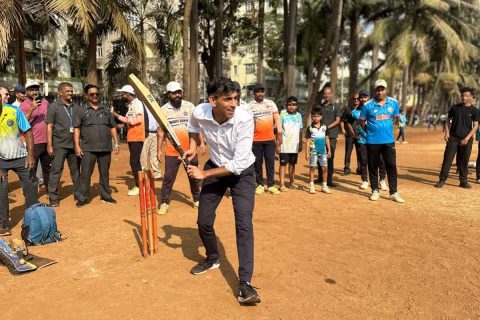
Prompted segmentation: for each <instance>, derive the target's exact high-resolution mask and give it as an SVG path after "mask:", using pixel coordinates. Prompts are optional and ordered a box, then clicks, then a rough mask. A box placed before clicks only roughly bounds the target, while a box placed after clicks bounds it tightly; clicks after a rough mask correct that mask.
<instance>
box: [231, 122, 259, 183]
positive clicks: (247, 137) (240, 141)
mask: <svg viewBox="0 0 480 320" xmlns="http://www.w3.org/2000/svg"><path fill="white" fill-rule="evenodd" d="M253 130H254V121H253V118H248V119H246V120H245V121H242V123H240V124H239V125H238V126H237V127H236V133H235V134H236V135H237V140H236V143H235V147H234V155H233V159H232V160H230V161H228V162H227V163H226V164H225V168H226V169H227V170H228V171H230V172H231V173H233V174H234V175H237V176H238V175H240V174H241V173H242V171H243V170H245V169H246V168H248V167H249V166H250V165H251V163H250V162H251V161H250V154H251V152H252V143H253Z"/></svg>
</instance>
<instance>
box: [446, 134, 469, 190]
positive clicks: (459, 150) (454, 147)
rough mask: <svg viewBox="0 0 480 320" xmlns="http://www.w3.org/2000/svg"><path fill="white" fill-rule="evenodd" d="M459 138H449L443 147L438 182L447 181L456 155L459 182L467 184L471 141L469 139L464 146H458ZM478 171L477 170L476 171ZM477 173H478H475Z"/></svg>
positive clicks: (460, 140)
mask: <svg viewBox="0 0 480 320" xmlns="http://www.w3.org/2000/svg"><path fill="white" fill-rule="evenodd" d="M461 142H462V139H461V138H454V137H450V138H449V139H448V142H447V145H446V147H445V152H444V154H443V163H442V169H441V170H440V180H443V181H445V180H447V178H448V173H449V171H450V167H451V166H452V161H453V158H454V157H455V154H457V168H458V170H459V178H460V182H467V180H468V160H469V159H470V154H471V153H472V144H473V139H470V141H468V143H467V144H466V145H464V146H462V145H460V143H461ZM477 170H478V169H477ZM477 172H478V171H477Z"/></svg>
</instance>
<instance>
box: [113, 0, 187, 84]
mask: <svg viewBox="0 0 480 320" xmlns="http://www.w3.org/2000/svg"><path fill="white" fill-rule="evenodd" d="M128 2H130V3H128ZM128 2H127V3H126V4H127V6H125V8H124V10H125V12H127V13H128V14H129V15H130V16H131V17H132V19H133V32H134V33H135V35H136V36H137V37H138V38H139V39H140V42H141V43H142V46H143V47H144V48H146V46H147V38H148V37H151V38H152V39H153V40H154V48H152V49H154V50H155V49H156V51H157V52H158V53H159V55H160V56H161V57H162V58H163V59H164V61H165V75H166V77H165V78H166V79H167V80H171V79H170V63H171V60H172V59H173V57H174V55H175V54H176V52H178V50H179V48H180V38H181V34H180V24H179V22H178V20H179V19H178V18H179V17H180V16H181V15H180V12H179V11H176V10H175V9H174V8H173V6H172V5H170V4H168V3H166V2H157V1H154V2H153V3H152V2H150V1H148V0H142V1H141V2H133V1H132V0H128ZM146 68H147V57H146V50H143V51H142V52H140V54H139V52H138V50H137V49H136V48H135V47H134V46H132V45H131V44H130V43H129V41H128V40H127V39H126V38H125V37H122V36H121V37H120V39H119V40H118V41H117V42H116V43H115V45H114V47H113V50H112V51H111V52H110V53H109V54H108V56H107V62H106V64H105V74H106V78H107V85H108V88H109V89H112V88H113V87H114V86H115V85H117V84H118V83H119V82H124V81H125V80H126V79H127V76H128V74H130V73H132V72H133V73H139V74H140V79H141V80H142V81H143V82H144V83H148V74H147V70H146Z"/></svg>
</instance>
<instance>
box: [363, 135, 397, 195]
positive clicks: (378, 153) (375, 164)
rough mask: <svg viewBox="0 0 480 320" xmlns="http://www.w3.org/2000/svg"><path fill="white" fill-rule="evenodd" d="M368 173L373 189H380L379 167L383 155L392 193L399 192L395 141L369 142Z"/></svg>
mask: <svg viewBox="0 0 480 320" xmlns="http://www.w3.org/2000/svg"><path fill="white" fill-rule="evenodd" d="M367 152H368V175H369V178H370V185H371V186H372V191H375V190H377V191H378V169H379V167H380V163H381V160H382V157H383V160H384V161H385V168H386V170H387V177H388V188H389V190H390V194H394V193H396V192H397V159H396V153H395V142H392V143H385V144H367Z"/></svg>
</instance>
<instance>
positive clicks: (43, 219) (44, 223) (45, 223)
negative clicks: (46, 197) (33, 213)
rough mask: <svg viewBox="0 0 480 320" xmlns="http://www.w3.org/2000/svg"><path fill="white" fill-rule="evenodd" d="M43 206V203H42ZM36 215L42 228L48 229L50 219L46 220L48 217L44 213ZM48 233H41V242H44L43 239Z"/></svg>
mask: <svg viewBox="0 0 480 320" xmlns="http://www.w3.org/2000/svg"><path fill="white" fill-rule="evenodd" d="M43 206H45V205H43ZM42 212H44V211H42ZM38 217H39V218H40V223H41V224H42V230H49V229H50V221H48V217H46V216H45V215H44V214H39V215H38ZM47 237H48V233H47V234H45V232H44V233H43V234H42V240H41V242H42V244H44V243H45V239H47Z"/></svg>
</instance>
